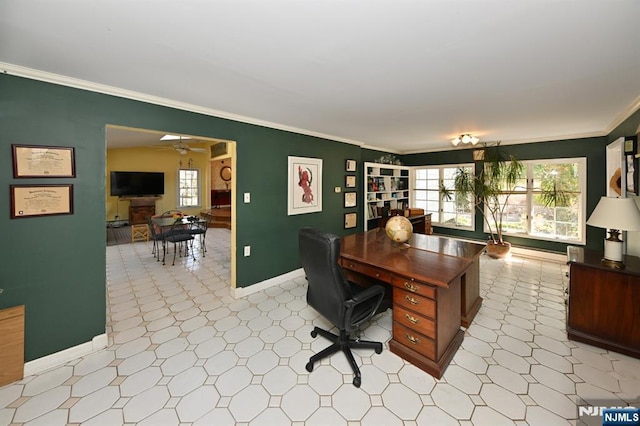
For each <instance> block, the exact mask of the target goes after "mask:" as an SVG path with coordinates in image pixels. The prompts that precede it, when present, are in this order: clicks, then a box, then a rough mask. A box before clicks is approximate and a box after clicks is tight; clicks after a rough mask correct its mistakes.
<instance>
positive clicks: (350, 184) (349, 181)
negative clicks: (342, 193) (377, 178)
mask: <svg viewBox="0 0 640 426" xmlns="http://www.w3.org/2000/svg"><path fill="white" fill-rule="evenodd" d="M344 186H345V187H346V188H355V187H356V177H355V176H354V175H347V176H346V177H345V180H344Z"/></svg>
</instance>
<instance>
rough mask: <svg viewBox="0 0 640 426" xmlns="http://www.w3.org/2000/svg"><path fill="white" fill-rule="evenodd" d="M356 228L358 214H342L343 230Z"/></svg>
mask: <svg viewBox="0 0 640 426" xmlns="http://www.w3.org/2000/svg"><path fill="white" fill-rule="evenodd" d="M356 226H358V214H357V213H345V214H344V229H350V228H355V227H356Z"/></svg>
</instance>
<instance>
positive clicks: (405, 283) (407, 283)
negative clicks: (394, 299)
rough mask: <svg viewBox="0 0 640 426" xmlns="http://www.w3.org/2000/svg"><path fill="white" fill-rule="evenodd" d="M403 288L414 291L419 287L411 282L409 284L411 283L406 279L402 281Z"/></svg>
mask: <svg viewBox="0 0 640 426" xmlns="http://www.w3.org/2000/svg"><path fill="white" fill-rule="evenodd" d="M404 288H406V289H407V290H409V291H411V292H413V293H415V292H416V291H418V289H419V288H420V287H418V286H417V285H413V284H411V283H410V282H408V281H405V282H404Z"/></svg>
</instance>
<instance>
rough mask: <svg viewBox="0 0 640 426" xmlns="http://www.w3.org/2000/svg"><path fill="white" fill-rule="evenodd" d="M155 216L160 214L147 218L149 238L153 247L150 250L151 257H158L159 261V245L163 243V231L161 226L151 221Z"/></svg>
mask: <svg viewBox="0 0 640 426" xmlns="http://www.w3.org/2000/svg"><path fill="white" fill-rule="evenodd" d="M157 217H160V216H159V215H158V216H152V217H150V218H149V219H147V220H148V223H149V238H150V239H151V241H153V249H152V250H151V254H153V257H155V258H156V259H158V262H160V245H161V244H164V237H165V235H164V234H165V233H164V232H163V231H162V228H160V227H159V226H158V225H156V224H155V223H154V222H153V219H154V218H157Z"/></svg>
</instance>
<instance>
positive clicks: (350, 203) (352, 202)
mask: <svg viewBox="0 0 640 426" xmlns="http://www.w3.org/2000/svg"><path fill="white" fill-rule="evenodd" d="M357 195H358V194H357V193H355V192H345V193H344V207H345V208H349V207H356V196H357Z"/></svg>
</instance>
